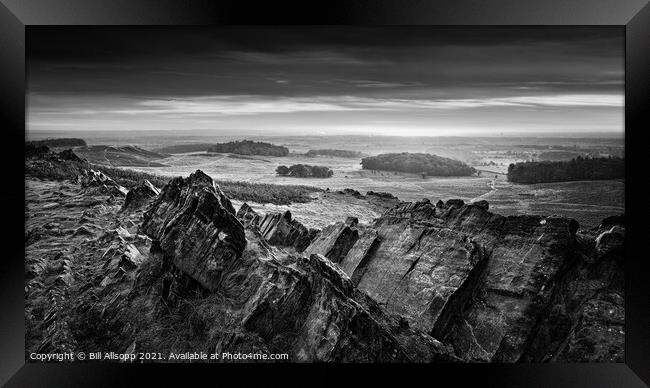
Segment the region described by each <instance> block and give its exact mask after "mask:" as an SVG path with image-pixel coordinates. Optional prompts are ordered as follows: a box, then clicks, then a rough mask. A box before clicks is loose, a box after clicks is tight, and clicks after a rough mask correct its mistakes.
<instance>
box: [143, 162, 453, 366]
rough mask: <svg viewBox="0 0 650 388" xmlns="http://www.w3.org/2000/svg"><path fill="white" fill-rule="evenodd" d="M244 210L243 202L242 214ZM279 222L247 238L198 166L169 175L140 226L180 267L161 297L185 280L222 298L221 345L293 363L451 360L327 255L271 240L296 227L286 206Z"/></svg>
mask: <svg viewBox="0 0 650 388" xmlns="http://www.w3.org/2000/svg"><path fill="white" fill-rule="evenodd" d="M250 212H251V209H248V207H245V208H244V212H243V213H244V214H240V216H245V213H249V215H250ZM240 213H242V212H240ZM289 215H290V214H289ZM253 218H254V217H253ZM265 219H266V220H267V221H266V222H265V221H264V220H265ZM276 221H277V217H276V216H275V215H271V216H268V217H266V218H264V219H262V221H261V223H260V225H261V228H260V229H259V230H258V228H256V227H255V225H249V228H248V229H247V230H246V232H245V237H244V229H243V226H242V224H241V223H239V221H237V219H236V218H235V217H234V212H233V211H232V209H231V205H230V202H229V201H228V200H227V198H225V197H224V196H223V194H222V193H221V191H220V190H219V188H218V187H216V186H215V185H214V184H213V183H212V180H211V179H210V178H209V177H208V176H207V175H205V174H203V173H202V172H200V171H197V172H195V173H194V174H192V175H190V177H189V178H187V179H182V178H176V179H174V180H172V181H171V182H170V183H169V184H168V185H167V186H165V188H164V189H163V191H162V192H161V194H160V196H159V198H158V199H157V200H156V201H155V202H154V203H153V204H152V206H151V208H150V209H149V210H148V211H147V212H146V213H145V219H144V222H143V224H142V228H141V230H142V231H143V232H144V233H145V234H147V235H148V236H150V237H151V238H152V239H153V244H152V252H153V253H154V255H159V256H160V257H161V261H162V262H163V263H170V265H171V268H170V269H169V270H167V271H171V272H169V273H172V274H174V273H177V275H173V276H172V278H171V279H174V280H166V281H165V280H163V281H162V285H161V287H162V291H161V296H162V297H163V299H165V300H168V299H169V298H171V295H172V294H179V293H182V292H183V291H182V290H183V289H184V288H185V289H187V287H192V286H191V284H192V282H189V283H188V282H187V280H185V279H187V278H190V279H191V280H192V281H194V282H195V283H198V285H199V286H200V287H201V288H204V289H206V290H208V291H209V292H211V293H217V294H218V295H221V297H222V298H224V299H225V300H221V302H220V303H219V306H218V308H219V309H222V310H223V311H222V313H226V312H227V313H228V315H229V317H230V321H229V324H227V325H224V326H217V327H210V328H209V330H210V332H211V333H212V334H211V335H213V336H215V337H214V338H215V341H216V345H215V346H216V351H217V352H218V353H220V352H224V351H231V352H232V351H235V350H239V351H241V350H244V349H246V350H247V351H251V349H253V350H256V351H264V352H283V353H288V354H290V356H291V359H292V360H294V361H374V362H387V361H437V360H453V359H454V357H453V356H451V351H450V349H449V348H447V347H445V346H444V345H442V344H441V343H440V342H439V341H436V340H434V339H433V338H432V337H430V336H428V335H426V334H425V333H423V332H421V331H419V330H414V329H411V328H409V326H408V324H406V323H405V322H403V321H402V320H401V319H400V318H399V317H397V316H394V315H391V314H388V313H386V312H385V311H384V310H383V309H382V308H381V307H380V306H379V305H378V304H377V303H376V302H375V301H373V300H372V299H371V298H368V297H367V296H366V295H364V294H363V293H360V292H359V291H357V290H356V289H355V288H354V286H353V285H352V282H351V281H350V279H349V278H348V276H347V275H346V274H345V273H343V272H342V271H341V270H340V269H339V268H338V267H337V266H336V265H334V264H333V263H332V262H331V261H330V260H329V259H327V258H325V257H323V256H320V255H311V256H308V257H305V256H292V255H289V254H287V253H286V252H284V251H281V250H278V249H276V248H273V247H271V246H270V245H269V244H268V243H267V242H266V239H265V237H264V233H263V232H262V231H266V232H267V233H266V234H267V235H270V236H271V237H270V239H271V240H273V238H274V237H277V238H278V241H280V242H284V241H286V240H284V239H286V238H288V236H289V235H287V234H284V232H285V231H287V230H288V229H287V230H284V231H280V230H276V229H282V228H285V227H286V228H289V227H291V226H293V225H292V224H291V219H290V216H289V217H288V216H286V214H284V215H281V220H280V221H279V222H276ZM267 224H269V225H270V224H272V225H273V226H272V228H270V229H269V228H268V227H266V226H265V225H267ZM300 226H302V225H300ZM271 229H273V230H271ZM163 266H165V264H163ZM163 278H164V277H163ZM170 290H172V292H170ZM215 331H216V333H215Z"/></svg>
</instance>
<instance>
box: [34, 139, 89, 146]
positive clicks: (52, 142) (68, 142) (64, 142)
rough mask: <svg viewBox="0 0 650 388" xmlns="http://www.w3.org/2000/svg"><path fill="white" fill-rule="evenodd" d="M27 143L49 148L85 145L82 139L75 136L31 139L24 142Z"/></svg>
mask: <svg viewBox="0 0 650 388" xmlns="http://www.w3.org/2000/svg"><path fill="white" fill-rule="evenodd" d="M26 143H27V144H30V145H33V146H35V147H39V146H47V147H50V148H58V147H67V148H71V147H83V146H85V145H86V142H85V141H84V140H83V139H77V138H72V137H70V138H58V139H44V140H32V141H28V142H26Z"/></svg>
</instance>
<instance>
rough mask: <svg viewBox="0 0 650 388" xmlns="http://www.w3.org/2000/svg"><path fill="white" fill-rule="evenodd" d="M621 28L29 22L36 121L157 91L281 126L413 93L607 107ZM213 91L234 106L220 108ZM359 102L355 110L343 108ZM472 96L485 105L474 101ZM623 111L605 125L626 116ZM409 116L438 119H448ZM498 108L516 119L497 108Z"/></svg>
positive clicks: (152, 97)
mask: <svg viewBox="0 0 650 388" xmlns="http://www.w3.org/2000/svg"><path fill="white" fill-rule="evenodd" d="M623 33H624V31H623V29H622V28H621V27H490V28H487V27H463V28H459V27H449V28H435V27H382V28H379V27H377V28H375V27H373V28H370V27H281V28H278V27H218V28H217V27H209V28H208V27H205V28H204V27H200V28H199V27H191V28H186V27H171V28H158V27H137V28H136V27H65V28H61V27H57V28H53V27H30V28H29V29H28V30H27V64H28V92H29V94H30V95H31V96H32V97H31V98H30V106H29V109H30V112H32V113H30V114H31V115H32V116H30V117H32V118H34V120H33V121H38V122H41V123H44V122H46V121H47V120H54V119H53V118H51V117H46V116H44V115H43V112H45V110H44V109H45V108H46V107H47V109H49V110H48V111H47V112H49V113H48V114H50V115H52V114H53V113H52V109H54V110H56V109H61V110H62V111H63V112H65V111H68V112H77V113H78V112H87V111H95V112H96V111H97V109H93V108H92V107H88V106H87V105H88V104H90V105H92V101H95V102H96V103H97V104H99V103H101V104H109V105H110V109H107V111H103V113H102V116H101V117H103V118H104V119H107V120H108V119H110V118H111V117H113V116H110V114H109V111H110V112H113V114H118V115H119V114H124V112H142V111H143V110H142V109H141V107H140V106H139V104H140V102H142V101H158V100H160V99H169V100H172V101H176V102H177V103H181V102H183V103H184V104H186V105H182V104H181V106H188V107H191V108H188V110H187V112H186V113H188V112H189V113H188V114H193V115H194V114H196V112H193V111H192V109H195V108H197V107H200V109H205V110H206V111H207V112H212V113H214V112H215V109H216V108H215V106H217V107H220V108H224V109H226V108H227V109H232V110H233V112H237V110H238V109H239V112H240V113H239V114H241V112H244V113H245V114H252V113H251V112H253V111H255V109H260V110H261V111H260V112H259V113H260V114H267V115H268V114H274V111H273V109H276V112H275V113H281V114H284V115H288V114H289V113H293V114H294V116H292V117H287V119H286V120H289V121H290V120H293V119H296V118H298V117H300V118H301V119H302V120H306V118H305V115H307V114H308V113H307V112H310V110H309V109H311V108H309V107H321V108H322V109H323V111H324V112H340V110H342V111H345V112H347V113H346V115H347V116H346V117H349V118H350V119H352V118H353V116H355V115H356V116H359V117H360V118H359V120H361V117H363V119H367V118H368V117H366V116H363V115H360V113H359V111H362V110H363V111H366V112H368V111H373V112H378V111H381V109H382V107H386V106H399V107H400V108H399V109H400V110H401V111H402V112H406V111H408V110H409V109H408V106H409V104H408V101H411V102H412V105H413V106H417V104H418V101H419V102H420V103H421V102H422V101H428V102H427V103H426V104H424V105H423V106H426V107H431V106H434V105H432V104H431V102H437V103H438V105H439V106H442V107H448V106H453V107H455V108H458V107H463V106H467V107H468V109H469V108H474V110H473V112H474V113H472V114H478V113H477V110H476V109H475V108H476V107H478V106H480V107H482V109H483V108H485V107H487V108H485V109H490V110H494V109H496V107H499V106H502V105H501V104H502V103H503V101H506V102H508V104H505V105H503V106H510V107H512V106H516V107H520V108H521V107H522V105H520V104H519V103H517V104H511V102H513V101H544V104H541V105H539V107H538V109H539V110H542V109H547V110H548V109H549V108H548V107H549V106H551V105H553V104H551V103H550V101H558V103H559V104H560V106H571V105H570V104H569V105H567V104H566V101H573V102H576V101H577V102H579V103H578V105H579V106H580V107H581V108H580V109H584V104H583V103H582V102H583V101H589V102H590V103H593V104H594V107H596V106H601V105H602V104H600V105H599V104H598V97H597V96H599V95H602V96H604V97H603V101H607V103H605V104H604V106H610V105H611V104H610V103H609V101H610V99H609V98H610V97H611V96H618V97H621V96H622V93H623V80H624V77H623V49H624V39H623V38H624V36H623ZM84 96H85V97H84ZM219 96H223V97H225V98H231V100H233V101H236V104H234V105H224V104H222V103H221V102H220V101H221V100H220V99H219ZM585 96H586V97H585ZM202 97H207V98H208V100H207V101H212V102H213V103H212V105H209V104H207V105H206V103H205V102H204V101H205V100H203V99H201V98H202ZM213 97H214V98H215V99H210V98H213ZM336 98H340V100H341V101H345V104H342V105H344V106H341V104H338V105H337V104H335V99H336ZM522 98H523V100H522ZM265 99H266V100H267V101H270V102H274V103H275V105H274V106H275V108H273V107H272V106H270V105H269V104H267V103H265V102H264V101H265ZM304 99H308V100H309V103H305V102H304V101H303V100H304ZM333 99H334V100H333ZM354 99H357V100H359V101H360V103H359V104H358V105H360V106H363V108H362V109H361V108H355V109H350V106H352V105H353V104H352V103H351V101H352V100H354ZM398 100H399V101H401V102H406V103H400V104H396V103H395V102H396V101H398ZM447 100H457V101H459V102H458V103H453V104H452V103H448V102H443V101H447ZM474 100H481V101H483V100H485V101H486V102H485V103H483V102H478V103H476V102H471V103H470V102H468V101H474ZM75 101H76V102H75ZM314 101H316V102H318V101H321V102H323V103H322V104H320V103H315V102H314ZM129 104H130V105H135V107H133V106H130V105H129ZM237 104H239V105H237ZM319 104H320V105H319ZM518 104H519V105H518ZM81 105H83V109H82V108H81V107H80V106H81ZM533 105H534V104H533ZM531 106H532V105H526V109H533V108H532V107H531ZM57 107H58V108H57ZM149 108H150V107H146V109H149ZM307 108H309V109H307ZM619 108H620V107H619ZM197 109H198V108H197ZM314 109H315V108H314ZM418 109H419V108H418ZM594 109H597V108H594ZM416 110H417V109H416ZM619 110H620V109H618V110H617V112H616V113H615V115H616V117H615V119H612V120H610V122H618V121H620V120H619V117H618V115H619V114H620V112H619ZM161 111H163V112H167V111H168V109H162V110H161ZM434 111H436V110H435V109H434ZM438 111H439V110H438ZM115 112H118V113H115ZM120 112H121V113H120ZM147 112H148V111H147ZM298 112H299V113H298ZM382 112H384V113H381V115H382V116H387V115H388V113H385V110H384V111H382ZM391 112H392V113H390V114H392V115H394V116H395V117H399V115H400V113H399V112H398V111H397V110H392V111H391ZM225 113H227V112H225ZM409 113H410V114H413V115H414V116H417V117H422V116H423V115H424V116H426V117H427V118H428V119H429V120H432V122H435V120H436V118H438V117H447V116H448V115H443V114H442V113H440V112H439V113H438V115H437V116H436V115H431V114H430V113H428V111H427V112H422V111H420V110H418V111H417V112H409ZM96 114H99V113H97V112H96ZM161 114H162V113H161ZM164 114H169V113H164ZM174 114H175V115H180V114H181V112H175V113H174ZM203 114H204V115H205V114H206V113H205V112H204V113H203ZM214 114H216V113H214ZM324 114H327V113H324ZM484 114H486V117H487V113H484ZM501 114H502V115H503V117H504V118H505V117H506V116H507V115H515V116H516V112H512V111H511V110H508V109H505V108H503V110H502V111H501ZM234 115H237V113H235V114H234ZM344 116H345V115H344ZM515 116H511V117H515ZM601 116H602V115H599V118H598V119H599V120H601V122H602V117H601ZM98 117H99V116H98ZM179 117H180V116H179ZM395 117H394V118H393V121H394V120H396V119H395ZM489 117H490V118H491V119H492V120H494V117H496V114H495V113H494V112H492V111H491V112H490V114H489ZM544 117H548V116H544ZM577 117H578V116H575V118H577ZM594 117H595V116H594ZM37 118H38V119H39V120H40V121H39V120H36V119H37ZM459 118H462V115H459ZM383 119H384V121H386V120H387V117H384V118H383ZM214 120H216V121H215V123H218V122H224V121H226V120H225V119H224V118H223V117H221V115H219V117H217V118H215V119H214ZM228 120H230V119H228ZM402 120H404V119H402ZM275 121H277V122H281V119H280V118H275ZM398 121H399V120H398ZM472 121H473V122H474V121H475V122H478V123H480V122H481V120H480V119H473V120H472ZM587 121H588V120H587ZM540 122H542V120H541V119H540ZM292 124H295V123H292ZM425 124H426V121H425V120H424V119H422V120H421V122H420V123H419V124H418V125H421V126H424V125H425ZM587 124H588V122H587ZM206 125H207V124H206ZM449 125H450V124H449ZM539 125H541V124H539ZM555 125H557V123H556V124H555Z"/></svg>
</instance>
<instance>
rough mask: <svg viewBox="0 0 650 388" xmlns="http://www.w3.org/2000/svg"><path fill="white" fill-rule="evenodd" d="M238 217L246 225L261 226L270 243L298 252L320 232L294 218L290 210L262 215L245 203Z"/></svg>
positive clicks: (262, 232) (261, 231) (263, 234)
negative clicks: (291, 248)
mask: <svg viewBox="0 0 650 388" xmlns="http://www.w3.org/2000/svg"><path fill="white" fill-rule="evenodd" d="M237 217H238V218H239V219H240V220H241V221H242V222H243V223H244V224H245V225H246V226H250V227H257V228H259V231H260V233H261V234H262V236H263V237H264V239H265V240H266V241H267V242H268V243H269V244H271V245H275V246H279V247H293V248H295V249H296V251H298V252H302V251H303V250H305V248H307V246H309V244H311V241H312V240H313V239H314V237H315V236H316V235H317V234H318V230H317V229H313V228H309V229H308V228H306V227H305V226H304V225H302V224H301V223H300V222H298V221H296V220H294V219H292V217H291V212H290V211H289V210H287V211H285V212H284V213H267V214H266V215H264V216H263V217H262V216H260V215H259V214H257V213H256V212H255V211H254V210H253V209H252V208H251V207H250V206H248V204H246V203H244V204H243V205H242V206H241V207H240V208H239V211H238V212H237Z"/></svg>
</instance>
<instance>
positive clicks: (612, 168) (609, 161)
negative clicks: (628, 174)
mask: <svg viewBox="0 0 650 388" xmlns="http://www.w3.org/2000/svg"><path fill="white" fill-rule="evenodd" d="M624 177H625V160H624V159H623V158H612V157H608V158H583V157H582V156H578V157H577V158H574V159H572V160H570V161H544V162H520V163H513V164H510V166H508V180H509V181H510V182H515V183H544V182H563V181H582V180H602V179H620V178H624Z"/></svg>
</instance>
